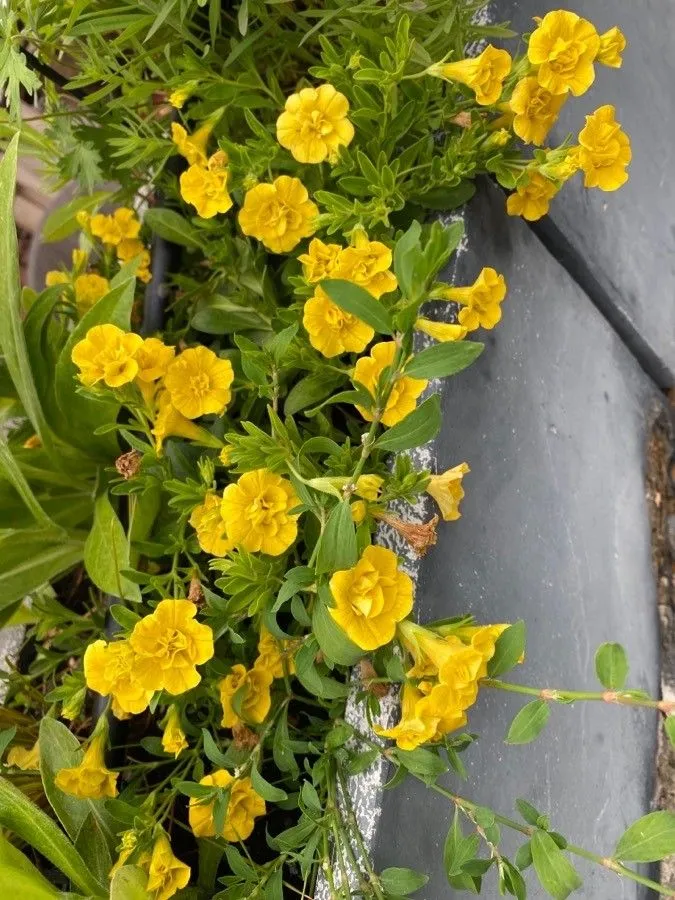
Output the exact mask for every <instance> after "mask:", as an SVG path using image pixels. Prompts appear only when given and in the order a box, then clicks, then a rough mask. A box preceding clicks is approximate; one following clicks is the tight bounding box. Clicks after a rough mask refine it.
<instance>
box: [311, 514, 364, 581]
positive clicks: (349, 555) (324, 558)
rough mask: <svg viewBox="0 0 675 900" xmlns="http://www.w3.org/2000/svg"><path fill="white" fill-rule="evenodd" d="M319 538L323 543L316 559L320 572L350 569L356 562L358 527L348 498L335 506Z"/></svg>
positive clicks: (317, 568) (317, 569)
mask: <svg viewBox="0 0 675 900" xmlns="http://www.w3.org/2000/svg"><path fill="white" fill-rule="evenodd" d="M319 540H320V541H321V543H320V545H319V552H318V554H317V559H316V571H317V572H318V573H319V574H321V573H323V572H331V573H332V572H337V571H338V570H339V569H349V568H351V567H352V566H353V565H355V564H356V561H357V558H358V549H357V544H356V528H355V527H354V520H353V519H352V511H351V507H350V505H349V502H348V501H347V500H342V501H341V502H340V503H337V504H336V505H335V506H334V507H333V509H332V510H331V513H330V515H329V516H328V521H327V522H326V526H325V528H324V529H323V533H322V534H321V537H320V538H319Z"/></svg>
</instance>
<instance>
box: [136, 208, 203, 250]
mask: <svg viewBox="0 0 675 900" xmlns="http://www.w3.org/2000/svg"><path fill="white" fill-rule="evenodd" d="M144 222H145V224H146V225H147V226H148V228H150V230H151V231H154V233H155V234H158V235H159V236H160V237H163V238H164V239H165V240H167V241H171V243H172V244H180V245H181V246H182V247H188V248H189V249H190V250H199V249H200V248H201V247H202V240H201V235H200V232H199V231H197V229H196V228H194V227H193V226H192V225H190V223H189V222H188V221H187V219H185V218H184V217H183V216H181V215H180V213H177V212H176V211H175V210H173V209H167V208H166V207H156V208H155V209H149V210H148V211H147V212H146V214H145V218H144Z"/></svg>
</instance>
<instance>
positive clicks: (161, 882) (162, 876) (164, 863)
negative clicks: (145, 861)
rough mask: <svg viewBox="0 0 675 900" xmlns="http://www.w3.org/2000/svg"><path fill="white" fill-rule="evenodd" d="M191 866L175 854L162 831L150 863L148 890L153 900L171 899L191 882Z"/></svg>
mask: <svg viewBox="0 0 675 900" xmlns="http://www.w3.org/2000/svg"><path fill="white" fill-rule="evenodd" d="M190 874H191V871H190V866H187V865H186V864H185V863H184V862H181V860H180V859H178V857H177V856H174V855H173V850H172V849H171V844H170V843H169V839H168V837H167V836H166V835H165V834H164V833H163V832H162V834H160V836H159V837H158V838H157V840H156V841H155V843H154V845H153V848H152V855H151V857H150V862H149V865H148V883H147V885H146V890H147V892H148V893H149V894H150V895H151V897H152V900H169V897H173V895H174V894H175V893H177V892H178V891H180V890H181V888H184V887H187V885H188V884H189V882H190Z"/></svg>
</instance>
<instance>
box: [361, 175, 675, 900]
mask: <svg viewBox="0 0 675 900" xmlns="http://www.w3.org/2000/svg"><path fill="white" fill-rule="evenodd" d="M467 233H468V249H467V250H466V251H465V252H464V253H463V254H462V255H461V256H460V258H459V260H458V263H457V272H456V283H457V284H468V283H470V282H471V281H473V279H474V277H475V276H476V274H477V273H478V271H479V270H480V268H481V267H482V266H484V265H491V266H494V267H495V268H496V269H497V270H498V271H501V272H503V273H504V275H505V276H506V279H507V283H508V285H509V294H508V297H507V299H506V301H505V303H504V316H503V320H502V322H501V323H500V325H499V326H498V327H497V328H496V329H495V330H494V331H492V332H482V337H483V339H484V340H485V343H486V349H485V352H484V353H483V355H482V357H481V358H480V359H479V360H478V362H477V363H476V364H475V365H474V366H472V367H471V368H470V369H468V370H467V371H466V372H464V373H461V374H460V375H458V376H455V377H454V378H452V379H450V380H449V381H447V382H446V383H445V389H444V394H443V414H444V418H443V423H444V424H443V430H442V432H441V434H440V436H439V438H438V443H437V455H438V458H439V465H440V466H441V470H442V469H445V468H446V467H449V466H453V465H455V464H456V463H459V462H462V461H463V460H466V461H467V462H468V463H469V464H470V466H471V474H470V475H468V476H467V477H466V479H465V487H466V497H465V499H464V501H463V506H462V513H463V515H462V518H461V519H460V520H459V521H457V522H455V523H448V524H445V525H444V527H441V530H440V536H439V542H438V545H437V546H436V547H435V548H433V550H432V551H431V553H430V554H429V555H428V556H427V557H426V558H425V559H424V560H423V562H422V566H421V571H420V581H419V584H418V586H417V607H416V608H417V610H418V615H419V619H420V621H422V622H428V621H432V620H434V619H439V618H443V617H446V616H452V615H457V614H460V613H466V612H469V613H472V614H473V615H475V617H476V618H477V620H478V621H479V622H513V621H515V620H517V619H520V618H522V619H524V620H525V621H526V623H527V627H528V637H529V641H528V653H527V661H526V664H525V665H523V666H522V667H519V668H518V671H517V672H515V673H513V674H512V675H510V676H508V677H510V678H511V679H512V680H513V681H516V682H519V683H522V684H530V685H535V686H539V687H566V688H568V689H578V690H598V688H599V686H598V683H597V682H596V680H595V676H594V663H593V659H594V651H595V648H596V647H597V646H598V645H599V644H600V643H602V642H603V641H608V640H615V641H619V642H620V643H622V644H623V645H624V647H625V648H626V650H627V653H628V657H629V660H630V664H631V672H630V686H631V687H635V688H642V689H644V690H647V691H649V692H650V693H651V694H652V695H653V696H654V695H657V693H658V690H659V639H658V623H657V608H656V595H655V587H654V576H653V573H652V568H651V560H650V540H649V522H648V516H647V507H646V501H645V488H644V466H645V459H644V452H645V443H646V434H647V429H648V424H649V422H650V419H651V416H652V415H653V413H654V412H655V411H656V410H658V409H659V405H660V403H661V399H660V393H659V391H658V390H657V389H656V388H655V386H654V384H653V383H652V382H651V381H650V380H649V379H648V378H647V377H646V376H645V374H644V372H643V371H642V369H641V368H640V367H639V366H638V365H637V363H636V362H635V360H634V358H633V357H632V356H631V354H630V353H629V351H628V350H627V349H626V347H625V346H624V345H623V344H622V342H621V341H620V340H619V338H618V337H617V335H616V334H615V332H614V331H613V330H612V328H611V327H610V326H609V325H608V324H607V322H606V321H605V320H604V319H603V317H602V316H601V315H600V313H599V312H598V311H597V309H596V308H595V307H594V306H593V305H592V304H591V303H590V301H589V300H588V298H587V297H586V296H585V294H583V293H582V291H581V290H580V289H579V288H578V286H577V285H576V284H575V283H574V282H573V281H572V280H571V279H570V277H569V276H568V275H567V273H566V272H565V271H564V270H563V269H562V268H561V267H560V265H559V264H558V263H557V262H556V260H554V259H553V258H552V257H551V256H550V255H549V254H548V253H547V252H546V250H545V249H544V248H543V247H542V245H541V243H540V242H539V241H538V239H537V238H536V237H535V236H534V235H533V233H532V231H531V230H530V229H529V228H528V227H527V225H525V224H524V223H523V222H522V221H520V220H514V219H508V218H507V217H506V216H505V214H504V212H503V197H502V195H501V193H500V192H499V190H498V189H497V188H495V187H493V186H492V185H487V186H485V185H484V186H483V188H482V189H481V191H479V194H478V195H477V196H476V198H475V199H474V200H473V201H472V203H471V204H470V206H469V210H468V213H467ZM526 700H527V698H522V697H519V696H516V695H513V694H506V693H502V692H501V691H500V692H498V691H495V690H489V689H484V690H483V691H482V692H481V695H480V697H479V700H478V703H477V705H476V706H475V707H474V708H473V710H472V711H471V714H470V717H469V729H470V730H473V731H475V732H478V733H479V734H480V736H481V737H480V740H479V742H478V743H477V744H476V745H474V746H473V747H472V748H469V749H468V750H467V751H466V753H465V754H464V761H465V764H466V766H467V769H468V782H466V783H463V782H461V781H460V780H459V779H457V778H453V779H451V780H450V781H449V783H451V784H452V785H453V789H455V790H456V791H457V792H458V793H462V792H464V793H465V794H466V796H468V797H470V798H472V799H474V800H476V801H477V802H480V803H483V804H485V805H489V806H491V807H492V808H494V809H496V810H498V811H500V812H502V813H504V814H506V815H514V800H515V798H516V797H523V798H525V799H527V800H529V801H530V802H531V803H533V804H534V805H535V806H536V807H537V808H539V809H540V810H542V811H543V812H546V813H550V815H551V821H552V823H553V827H555V828H556V829H557V830H559V831H561V832H562V833H563V834H565V835H567V836H568V837H569V840H570V841H571V842H573V843H576V844H579V845H581V846H583V847H586V848H588V849H592V850H594V851H595V852H599V853H601V854H609V853H610V852H611V851H612V848H613V847H614V844H615V842H616V840H617V838H618V837H619V836H620V834H621V833H622V832H623V830H624V828H625V827H626V826H627V825H628V824H629V823H630V822H632V821H633V820H635V819H637V818H638V817H639V816H641V815H644V814H645V813H647V812H649V810H650V801H651V798H652V795H653V789H654V788H653V776H654V757H655V745H656V725H657V722H656V716H655V714H653V713H651V712H647V711H644V710H632V709H627V708H624V707H615V706H612V707H610V706H607V705H605V704H602V703H595V704H589V703H586V704H581V703H577V704H576V705H574V706H569V707H568V706H556V707H554V708H553V709H552V714H551V718H550V722H549V725H548V726H547V728H546V729H545V731H544V733H543V734H542V735H541V737H540V738H539V739H538V740H537V741H536V742H535V743H534V744H530V745H527V746H522V747H512V746H506V745H505V744H504V743H503V738H504V735H505V733H506V730H507V728H508V726H509V724H510V722H511V720H512V719H513V717H514V715H515V714H516V712H517V711H518V710H519V709H520V708H521V707H522V706H523V705H524V703H525V702H526ZM451 812H452V811H451V809H450V808H449V805H448V804H447V803H446V802H445V800H444V799H443V798H441V797H439V796H438V795H435V794H433V793H431V792H430V791H428V790H426V788H425V787H424V786H423V785H421V784H418V783H412V782H410V783H408V782H407V783H406V784H405V785H404V786H403V787H400V788H395V789H394V790H392V791H387V792H385V795H384V807H383V814H382V819H381V822H380V827H379V831H378V836H377V840H376V853H375V857H376V861H377V863H378V865H379V866H382V867H384V866H387V865H399V866H406V865H407V866H412V867H415V868H418V869H420V870H422V871H427V872H431V873H432V880H431V881H430V883H429V884H428V885H427V887H426V888H424V889H423V890H422V891H421V892H420V897H424V898H425V900H441V898H444V897H448V896H454V894H453V892H452V891H450V890H449V888H448V886H447V883H446V881H445V877H444V874H443V868H442V848H443V842H444V839H445V835H446V833H447V829H448V825H449V823H450V821H451ZM504 833H505V839H506V846H507V847H508V848H510V850H511V851H513V850H514V849H515V847H516V846H518V845H519V843H520V841H514V840H512V839H511V837H510V836H509V837H508V838H507V837H506V833H507V829H504ZM578 868H579V871H580V872H581V874H582V877H583V878H584V887H583V888H582V890H581V891H580V892H579V894H575V896H579V897H583V898H587V900H591V898H592V900H618V898H630V900H636V898H641V900H644V898H646V897H647V896H649V893H648V892H647V891H645V889H643V888H640V887H637V886H636V885H634V884H632V883H628V882H625V881H623V880H619V879H618V878H617V877H616V876H615V875H613V874H612V873H610V872H607V871H606V870H603V869H600V868H598V867H594V866H592V865H591V864H588V863H586V862H585V861H584V860H580V861H579V863H578ZM527 880H528V884H529V886H530V888H531V893H530V894H528V896H531V897H534V898H543V897H544V896H545V894H544V893H543V891H542V890H541V888H539V887H538V886H537V883H536V880H535V878H534V876H533V873H532V874H528V876H527ZM485 896H486V897H491V898H492V897H497V896H498V892H497V887H496V883H495V881H494V880H488V881H487V882H486V889H485Z"/></svg>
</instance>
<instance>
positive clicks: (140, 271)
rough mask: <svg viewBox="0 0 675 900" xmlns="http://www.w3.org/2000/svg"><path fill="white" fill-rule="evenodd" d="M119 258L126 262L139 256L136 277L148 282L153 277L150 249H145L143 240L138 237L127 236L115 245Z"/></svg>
mask: <svg viewBox="0 0 675 900" xmlns="http://www.w3.org/2000/svg"><path fill="white" fill-rule="evenodd" d="M115 252H116V254H117V258H118V260H119V261H120V262H122V263H126V262H129V260H131V259H134V257H136V256H138V257H140V258H139V261H138V266H137V268H136V271H135V273H134V274H135V275H136V278H138V280H139V281H142V282H143V283H144V284H147V283H148V282H149V281H151V279H152V273H151V272H150V251H149V250H146V249H145V246H144V244H143V242H142V241H139V240H137V239H136V238H134V239H131V238H125V239H124V240H122V241H120V242H119V244H118V245H117V246H116V247H115Z"/></svg>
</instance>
